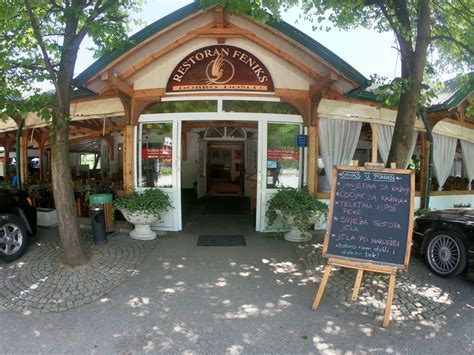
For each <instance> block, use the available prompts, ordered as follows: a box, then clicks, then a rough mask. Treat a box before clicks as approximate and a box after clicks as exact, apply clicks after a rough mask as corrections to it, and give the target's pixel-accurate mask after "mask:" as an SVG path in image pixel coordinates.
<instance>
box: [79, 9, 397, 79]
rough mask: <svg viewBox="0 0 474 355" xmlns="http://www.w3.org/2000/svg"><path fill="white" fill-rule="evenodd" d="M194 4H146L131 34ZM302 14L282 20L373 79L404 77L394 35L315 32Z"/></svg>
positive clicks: (82, 57)
mask: <svg viewBox="0 0 474 355" xmlns="http://www.w3.org/2000/svg"><path fill="white" fill-rule="evenodd" d="M191 2H192V0H148V1H146V3H145V4H144V5H143V6H142V11H141V12H140V13H138V14H135V15H133V17H134V18H138V19H140V20H141V21H142V22H144V23H145V24H143V25H140V26H135V25H132V31H131V32H130V35H132V34H134V33H135V32H138V31H139V30H141V29H142V28H144V27H145V26H146V25H149V24H151V23H153V22H155V21H157V20H159V19H160V18H162V17H164V16H166V15H168V14H169V13H171V12H173V11H176V10H177V9H179V8H181V7H183V6H185V5H187V4H189V3H191ZM299 13H300V12H299V11H298V9H292V10H290V11H289V12H286V13H283V14H282V19H283V20H284V21H285V22H287V23H289V24H291V25H293V26H295V27H296V28H297V29H299V30H300V31H302V32H304V33H306V34H307V35H309V36H311V37H312V38H314V39H315V40H316V41H318V42H319V43H321V44H322V45H324V46H325V47H327V48H328V49H329V50H331V51H332V52H334V53H335V54H336V55H338V56H339V57H341V58H342V59H344V60H345V61H346V62H347V63H349V64H350V65H351V66H353V67H354V68H355V69H356V70H358V71H359V72H360V73H362V74H363V75H364V76H365V77H367V78H369V76H370V75H372V74H377V75H379V76H383V77H388V78H392V77H394V76H397V75H400V59H399V56H398V51H397V50H396V49H395V38H394V36H393V34H392V33H377V32H375V31H369V30H365V29H355V30H351V31H340V30H338V29H333V30H331V31H329V32H326V31H313V30H312V24H311V23H309V21H305V20H302V19H300V18H299ZM90 46H91V43H90V42H88V41H85V42H84V43H83V45H82V46H81V50H80V51H79V55H78V60H77V64H76V70H75V75H78V74H80V73H81V72H82V71H83V70H85V69H86V68H87V67H88V66H89V65H91V64H92V63H93V62H94V59H93V57H92V55H91V53H90V52H88V51H87V50H85V49H84V48H86V47H90Z"/></svg>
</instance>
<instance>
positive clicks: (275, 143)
mask: <svg viewBox="0 0 474 355" xmlns="http://www.w3.org/2000/svg"><path fill="white" fill-rule="evenodd" d="M299 133H300V125H299V124H285V123H269V124H268V144H267V189H276V188H279V187H283V186H284V187H300V148H298V147H297V146H296V136H297V135H298V134H299Z"/></svg>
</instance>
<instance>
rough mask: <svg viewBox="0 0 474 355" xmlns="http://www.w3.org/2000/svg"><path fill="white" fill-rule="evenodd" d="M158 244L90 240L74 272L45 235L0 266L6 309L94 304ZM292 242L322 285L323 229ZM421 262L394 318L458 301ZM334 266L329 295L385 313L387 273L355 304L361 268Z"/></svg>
mask: <svg viewBox="0 0 474 355" xmlns="http://www.w3.org/2000/svg"><path fill="white" fill-rule="evenodd" d="M123 230H124V229H122V231H123ZM125 230H126V229H125ZM45 232H47V230H43V234H44V233H45ZM54 232H55V231H54ZM83 233H84V237H85V238H87V239H88V240H90V231H89V230H88V229H85V230H84V231H83ZM158 242H159V240H158V239H157V240H155V241H147V242H140V241H135V240H134V241H131V240H130V239H129V237H128V236H127V235H126V233H118V234H116V235H114V236H111V237H109V243H108V244H106V245H102V246H96V245H94V244H92V243H91V242H89V246H90V249H91V250H92V253H93V262H92V263H91V265H89V266H87V267H84V268H83V269H81V270H76V271H71V270H69V269H68V268H65V267H62V266H60V263H59V262H58V257H59V245H58V242H57V239H55V238H45V240H44V238H42V239H41V241H39V242H37V243H35V244H34V245H32V246H31V248H30V250H28V252H27V253H26V255H25V256H24V257H23V258H22V259H21V260H20V261H18V262H16V263H12V264H0V290H1V291H0V307H2V308H5V309H10V310H15V311H19V312H44V313H49V312H61V311H66V310H69V309H73V308H76V307H79V306H82V305H84V304H88V303H91V302H93V301H95V300H97V299H99V298H101V297H103V296H104V295H106V294H107V293H108V292H110V290H111V289H113V288H115V287H116V286H117V285H119V284H120V283H122V282H124V281H126V280H127V278H129V277H130V276H133V274H134V273H136V272H138V271H137V266H138V264H139V263H140V262H141V261H143V260H144V258H145V257H146V256H147V255H148V254H149V253H150V252H151V251H152V250H153V249H154V248H155V247H156V245H157V244H158ZM292 246H293V248H294V250H295V253H296V255H297V257H298V258H299V260H300V261H301V262H302V264H303V265H304V267H305V270H306V273H307V275H308V276H309V277H310V279H311V280H312V281H313V282H316V283H319V282H320V280H321V278H322V274H323V271H324V270H323V269H324V265H325V262H326V260H325V259H324V258H323V257H322V255H321V250H322V233H321V232H319V233H318V232H317V233H315V236H314V237H313V240H312V241H310V242H307V243H300V244H293V245H292ZM420 264H421V261H420V260H416V259H415V260H412V263H411V269H410V272H404V271H400V272H399V273H398V275H397V280H396V281H397V283H396V291H395V296H394V302H393V306H392V319H393V320H396V321H397V320H398V321H405V320H427V319H433V318H435V317H437V316H439V315H441V314H443V313H444V312H445V311H446V310H447V309H448V308H449V307H450V306H451V305H452V304H453V302H454V292H453V291H452V290H451V288H450V286H449V283H445V284H444V285H443V286H442V287H440V286H439V284H440V280H439V278H436V277H435V276H432V275H430V274H429V273H428V271H427V269H426V268H425V267H424V265H420ZM334 270H337V271H335V272H333V273H332V274H331V277H330V279H329V282H328V286H327V289H326V292H325V295H324V297H331V298H333V299H337V300H338V301H339V302H340V304H341V305H344V306H346V307H347V308H348V309H354V310H356V311H357V312H360V313H362V314H363V315H372V316H375V318H381V317H382V316H383V312H384V309H385V300H386V296H387V293H386V290H387V288H388V277H387V276H386V275H382V274H377V273H369V272H367V273H365V276H364V279H363V283H362V286H361V292H360V295H359V299H358V301H357V302H351V293H352V287H353V284H354V281H355V275H356V271H355V270H351V269H340V270H338V269H337V268H335V269H334ZM323 302H324V298H323Z"/></svg>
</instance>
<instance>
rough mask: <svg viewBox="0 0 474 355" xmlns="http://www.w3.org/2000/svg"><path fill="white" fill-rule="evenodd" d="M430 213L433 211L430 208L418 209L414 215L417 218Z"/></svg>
mask: <svg viewBox="0 0 474 355" xmlns="http://www.w3.org/2000/svg"><path fill="white" fill-rule="evenodd" d="M429 211H431V209H429V208H417V209H416V210H415V212H414V215H415V217H419V216H424V215H425V214H427V213H428V212H429Z"/></svg>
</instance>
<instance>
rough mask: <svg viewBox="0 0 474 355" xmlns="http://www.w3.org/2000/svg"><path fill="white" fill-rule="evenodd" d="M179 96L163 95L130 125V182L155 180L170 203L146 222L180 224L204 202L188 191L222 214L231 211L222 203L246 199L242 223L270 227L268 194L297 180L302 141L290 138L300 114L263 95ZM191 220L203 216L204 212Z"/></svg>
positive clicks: (299, 126)
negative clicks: (132, 152)
mask: <svg viewBox="0 0 474 355" xmlns="http://www.w3.org/2000/svg"><path fill="white" fill-rule="evenodd" d="M179 100H180V99H179V98H166V99H165V98H164V99H163V100H162V101H161V102H159V103H157V104H156V105H152V106H151V107H149V108H147V110H146V111H144V112H143V113H142V114H141V115H140V117H139V121H138V127H137V130H136V131H135V135H136V138H137V149H136V151H135V157H136V161H137V164H136V169H134V170H135V186H136V189H137V190H138V191H144V190H145V189H147V188H159V189H161V190H163V191H164V192H166V193H167V194H168V195H169V196H170V198H171V200H172V205H173V208H172V209H170V210H169V211H168V212H167V213H166V214H164V215H163V216H162V220H161V221H160V222H158V223H156V224H155V225H153V226H152V227H153V228H155V229H157V230H169V231H180V230H182V229H183V226H185V225H186V224H187V217H186V215H187V210H189V211H191V212H193V211H201V210H202V208H204V209H207V207H205V206H199V205H193V204H192V203H190V200H189V199H188V198H187V197H185V196H188V197H192V199H193V201H195V202H197V203H201V202H202V201H206V199H207V200H209V201H210V200H213V201H217V202H215V203H214V202H212V203H211V202H209V204H210V205H213V206H217V209H218V211H217V212H218V214H224V213H228V215H229V216H233V215H234V216H235V214H232V213H236V212H235V211H231V210H230V209H232V208H234V206H236V205H239V203H237V202H236V201H237V199H239V201H244V200H246V202H244V203H243V205H245V206H244V209H243V212H244V213H248V217H247V220H248V223H249V224H248V226H252V225H254V226H255V227H253V228H254V229H255V230H257V231H259V232H266V231H274V230H278V228H279V227H278V226H275V224H273V225H268V224H267V221H266V209H267V204H268V201H269V200H270V199H271V198H272V196H273V195H274V194H275V193H276V192H277V190H278V189H279V188H281V187H283V186H285V187H301V186H302V185H303V184H304V177H305V176H306V174H305V170H304V163H303V162H304V160H305V157H306V152H305V148H303V147H301V146H299V145H298V144H297V141H298V140H297V137H298V135H302V134H303V133H304V129H303V119H302V117H301V116H300V115H299V114H297V112H296V111H294V109H292V108H291V107H289V106H288V105H287V104H285V103H282V102H279V101H278V99H271V98H269V99H267V100H268V101H261V99H260V98H259V100H258V101H250V100H248V99H247V98H246V99H242V100H240V99H239V100H235V99H233V100H229V99H227V98H217V99H216V100H207V99H206V100H200V101H199V100H195V101H192V100H190V101H179ZM212 195H216V196H212ZM211 198H212V199H211ZM224 199H226V200H225V201H224ZM231 199H233V200H232V201H231ZM191 202H192V201H191ZM208 206H209V205H208ZM209 210H211V211H212V208H211V207H209V208H208V209H207V211H209ZM214 210H216V208H214ZM247 211H248V212H247ZM251 211H253V215H254V216H255V217H254V218H252V217H251ZM221 217H222V216H221ZM212 218H219V216H218V217H216V216H214V215H212ZM234 220H237V218H234ZM196 223H199V225H202V224H206V219H202V218H201V219H197V220H196ZM208 225H210V226H212V223H211V224H206V226H208ZM253 228H252V229H253Z"/></svg>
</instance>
